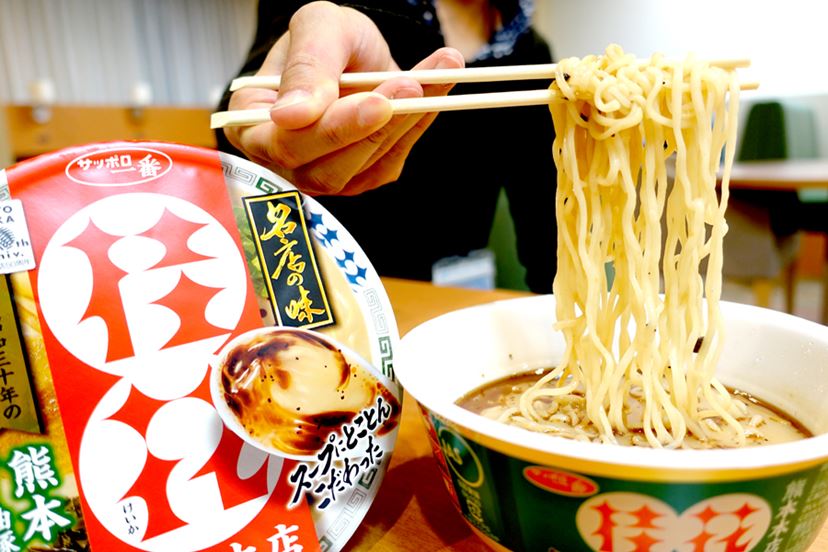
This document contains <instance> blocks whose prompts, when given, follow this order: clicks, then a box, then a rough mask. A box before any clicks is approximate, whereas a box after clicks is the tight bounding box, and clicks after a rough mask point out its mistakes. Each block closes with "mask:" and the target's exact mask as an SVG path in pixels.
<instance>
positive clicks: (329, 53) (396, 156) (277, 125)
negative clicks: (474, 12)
mask: <svg viewBox="0 0 828 552" xmlns="http://www.w3.org/2000/svg"><path fill="white" fill-rule="evenodd" d="M463 65H464V60H463V57H462V55H461V54H460V53H459V52H458V51H457V50H455V49H453V48H441V49H439V50H437V51H436V52H434V53H433V54H431V55H430V56H428V57H427V58H426V59H424V60H423V61H421V62H420V63H419V64H417V66H416V67H414V69H435V68H446V69H448V68H457V67H463ZM398 69H399V67H398V66H397V64H396V63H395V62H394V60H393V58H392V57H391V53H390V51H389V49H388V45H387V44H386V42H385V39H384V38H383V37H382V35H381V34H380V32H379V29H377V27H376V26H375V25H374V23H373V22H372V21H371V20H370V19H369V18H368V17H366V16H365V15H364V14H362V13H360V12H358V11H356V10H353V9H350V8H344V7H340V6H337V5H335V4H332V3H330V2H312V3H310V4H307V5H305V6H303V7H302V8H300V9H299V10H298V11H297V12H296V13H295V14H294V15H293V18H292V19H291V21H290V27H289V30H288V32H287V33H285V34H284V35H283V36H282V37H281V38H280V39H279V40H278V41H277V42H276V44H275V45H274V46H273V48H272V49H271V50H270V52H269V53H268V56H267V59H266V60H265V62H264V64H263V65H262V67H261V69H260V70H259V72H258V74H259V75H279V74H280V75H281V76H282V80H281V89H280V91H279V92H278V93H277V92H276V91H274V90H265V89H259V88H243V89H241V90H238V91H236V92H234V93H233V95H232V96H231V98H230V105H229V108H230V109H255V108H271V106H272V108H271V111H270V117H271V120H272V122H269V123H262V124H259V125H255V126H249V127H230V128H226V129H225V130H224V132H225V134H226V136H227V138H228V139H229V141H230V142H231V143H232V144H233V145H234V146H236V147H237V148H238V149H240V150H241V151H242V152H244V154H245V155H247V156H248V157H249V158H250V159H252V160H254V161H256V162H257V163H259V164H261V165H263V166H266V167H268V168H270V169H271V170H273V171H274V172H276V173H277V174H279V175H281V176H283V177H284V178H286V179H288V180H289V181H291V182H292V183H293V184H295V185H296V186H297V187H298V188H299V189H300V190H302V191H303V192H306V193H309V194H312V195H322V194H339V195H355V194H359V193H361V192H364V191H367V190H370V189H373V188H376V187H378V186H381V185H383V184H386V183H388V182H391V181H393V180H396V179H397V178H398V177H399V175H400V172H401V171H402V167H403V164H404V163H405V159H406V157H407V156H408V154H409V152H410V151H411V148H412V147H413V146H414V143H415V142H416V141H417V140H418V139H419V137H420V136H421V135H422V134H423V132H424V131H425V130H426V129H427V128H428V126H429V125H430V124H431V122H432V121H433V120H434V117H435V116H436V114H435V113H430V114H411V115H393V114H392V110H391V104H390V102H389V101H388V99H389V98H412V97H420V96H424V95H428V96H436V95H445V94H447V93H448V91H449V90H450V89H451V86H452V85H421V84H420V83H418V82H417V81H415V80H413V79H410V78H407V77H400V78H394V79H391V80H388V81H386V82H383V83H382V84H380V85H379V86H377V87H376V88H374V89H373V90H372V91H351V90H348V91H343V95H342V97H340V88H339V77H340V75H341V74H342V73H343V72H346V71H347V72H357V71H393V70H398Z"/></svg>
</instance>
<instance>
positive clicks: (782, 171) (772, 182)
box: [730, 158, 828, 190]
mask: <svg viewBox="0 0 828 552" xmlns="http://www.w3.org/2000/svg"><path fill="white" fill-rule="evenodd" d="M730 187H731V188H752V189H766V190H800V189H804V188H826V187H828V159H821V158H820V159H786V160H782V161H777V160H773V161H739V162H736V163H734V164H733V169H732V171H731V174H730Z"/></svg>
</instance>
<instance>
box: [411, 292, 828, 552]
mask: <svg viewBox="0 0 828 552" xmlns="http://www.w3.org/2000/svg"><path fill="white" fill-rule="evenodd" d="M722 307H723V316H724V317H725V323H726V334H725V336H726V337H725V343H726V345H725V348H724V351H723V355H722V358H721V362H720V366H719V369H718V372H717V375H718V377H719V379H720V380H721V381H722V382H723V383H724V384H725V385H727V386H729V387H732V388H738V389H740V390H744V391H746V392H748V393H751V394H753V395H754V396H757V397H758V398H760V399H761V400H763V401H765V402H767V403H770V404H771V405H773V406H775V407H776V408H779V409H781V410H782V411H784V412H786V413H788V414H789V415H791V416H793V417H794V418H796V419H797V420H798V421H799V422H801V423H802V424H804V425H805V426H806V427H807V428H808V429H809V430H810V431H811V432H813V433H814V434H815V435H816V436H815V437H812V438H809V439H804V440H800V441H796V442H791V443H786V444H779V445H766V446H763V447H761V448H748V449H731V450H656V449H646V448H638V447H622V446H611V445H603V444H596V443H582V442H576V441H573V440H568V439H565V438H560V437H552V436H546V435H541V434H537V433H532V432H529V431H526V430H523V429H519V428H516V427H510V426H507V425H505V424H501V423H498V422H495V421H493V420H489V419H486V418H483V417H482V416H479V415H477V414H474V413H472V412H470V411H467V410H465V409H463V408H460V407H459V406H457V405H456V404H455V401H456V400H457V399H459V398H460V397H461V396H463V395H465V394H467V393H469V392H470V391H472V390H473V389H476V388H478V387H480V386H481V385H483V384H485V383H488V382H492V381H495V380H498V379H501V378H503V377H506V376H509V375H511V374H515V373H521V372H526V371H529V370H533V369H536V368H544V367H547V368H548V367H551V366H554V365H555V364H556V362H557V360H558V359H559V358H560V357H561V355H562V353H563V347H564V343H563V339H562V337H561V335H560V334H558V333H556V332H554V331H553V329H552V325H553V322H554V312H555V306H554V297H553V296H537V297H529V298H522V299H514V300H507V301H501V302H495V303H491V304H487V305H482V306H478V307H471V308H468V309H463V310H459V311H455V312H452V313H448V314H446V315H443V316H440V317H438V318H435V319H433V320H430V321H428V322H425V323H423V324H422V325H420V326H418V327H416V328H414V329H413V330H412V331H411V332H409V333H408V334H406V336H405V337H404V338H403V340H402V343H401V348H400V354H399V356H398V362H397V367H396V370H397V375H398V376H399V378H400V380H401V382H402V384H403V386H404V387H405V388H406V390H407V391H408V392H409V393H410V394H411V395H412V396H413V397H414V399H416V400H417V401H418V403H419V404H420V406H421V409H422V412H423V414H424V417H425V419H426V425H427V428H428V430H429V434H430V437H431V440H432V445H433V450H434V454H435V458H436V459H437V462H438V464H439V465H440V467H441V471H442V473H443V477H444V479H445V482H446V485H447V488H448V490H449V492H450V494H451V496H452V498H453V500H454V502H455V504H456V505H457V507H458V508H459V509H460V511H461V513H462V514H463V515H464V517H465V519H466V520H467V521H468V522H469V524H471V526H472V527H473V528H474V529H475V530H476V531H477V532H478V533H479V534H481V535H482V536H483V537H484V538H485V539H486V540H488V542H489V543H490V544H491V545H492V546H494V547H496V548H505V549H510V550H559V551H566V552H577V551H608V550H617V551H621V550H623V551H634V550H649V551H653V552H662V551H663V552H671V551H688V552H690V551H705V552H712V551H721V552H725V551H731V550H740V551H749V550H764V551H768V552H771V551H778V552H783V551H784V552H799V551H805V550H807V548H808V546H809V544H810V543H811V542H812V541H813V540H814V538H815V537H816V535H817V533H818V532H819V530H820V528H821V527H822V525H823V524H824V522H825V519H826V516H827V515H828V434H826V432H828V401H826V400H825V396H826V392H828V328H826V327H824V326H821V325H818V324H815V323H812V322H809V321H806V320H802V319H799V318H796V317H793V316H790V315H787V314H783V313H779V312H775V311H771V310H766V309H760V308H757V307H752V306H747V305H740V304H735V303H724V304H723V305H722Z"/></svg>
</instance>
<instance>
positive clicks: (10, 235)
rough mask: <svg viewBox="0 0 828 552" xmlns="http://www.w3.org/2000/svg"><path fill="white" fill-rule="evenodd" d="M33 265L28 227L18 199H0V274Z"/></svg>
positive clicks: (29, 267)
mask: <svg viewBox="0 0 828 552" xmlns="http://www.w3.org/2000/svg"><path fill="white" fill-rule="evenodd" d="M34 267H35V258H34V251H33V250H32V242H31V239H30V238H29V228H28V226H26V217H25V216H24V215H23V204H22V202H21V201H20V200H19V199H10V200H8V201H0V274H11V273H12V272H23V271H26V270H31V269H33V268H34Z"/></svg>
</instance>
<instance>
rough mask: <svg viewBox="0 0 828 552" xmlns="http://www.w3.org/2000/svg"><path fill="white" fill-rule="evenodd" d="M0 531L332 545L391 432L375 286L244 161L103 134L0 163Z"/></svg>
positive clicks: (298, 205) (396, 394)
mask: <svg viewBox="0 0 828 552" xmlns="http://www.w3.org/2000/svg"><path fill="white" fill-rule="evenodd" d="M0 216H1V217H2V220H0V269H2V270H0V272H2V274H0V288H2V289H0V428H2V429H0V549H2V550H8V551H16V550H38V551H43V550H76V551H85V550H92V551H95V552H98V551H100V552H106V551H114V550H119V551H120V550H132V549H135V550H148V551H151V550H175V551H188V550H225V551H227V552H265V551H267V552H270V551H271V550H280V551H285V552H287V551H299V550H305V551H309V550H338V549H340V548H342V546H343V545H344V544H345V542H346V541H347V540H348V539H349V538H350V536H351V535H352V534H353V532H354V531H355V530H356V528H357V527H358V525H359V523H360V522H361V520H362V518H363V516H364V515H365V513H366V511H367V509H368V507H369V506H370V504H371V502H372V500H373V498H374V496H375V494H376V492H377V490H378V488H379V485H380V483H381V481H382V479H383V475H384V473H385V471H386V469H387V467H388V464H389V462H390V459H391V454H392V451H393V446H394V441H395V438H396V434H397V426H398V423H399V416H400V407H401V400H402V391H401V388H400V386H399V384H398V383H397V381H396V379H395V378H394V374H393V352H394V350H395V347H396V344H397V342H398V339H399V336H398V332H397V328H396V324H395V321H394V317H393V313H392V310H391V307H390V304H389V302H388V298H387V295H386V293H385V290H384V289H383V287H382V284H381V282H380V280H379V277H378V276H377V274H376V272H375V271H374V269H373V268H372V266H371V264H370V262H369V260H368V259H367V258H366V257H365V255H364V253H363V252H362V250H361V249H360V248H359V246H358V244H356V243H355V242H354V240H353V239H352V237H351V236H350V235H349V234H348V232H347V230H346V229H345V228H343V227H342V226H341V225H340V224H339V223H338V222H337V221H336V220H335V219H334V217H333V216H331V214H330V213H328V212H327V211H326V210H325V209H324V208H323V207H322V206H321V205H319V204H318V203H317V202H315V201H314V200H313V199H312V198H310V197H306V196H304V195H303V194H301V193H299V192H298V191H297V190H296V189H295V188H294V187H293V186H292V185H291V184H290V183H288V182H286V181H285V180H283V179H281V178H280V177H278V176H276V175H274V174H273V173H271V172H269V171H266V170H264V169H262V168H261V167H259V166H257V165H255V164H253V163H250V162H248V161H245V160H242V159H239V158H236V157H233V156H228V155H224V154H220V153H218V152H215V151H211V150H206V149H200V148H193V147H189V146H183V145H173V144H163V143H146V142H117V143H106V144H95V145H89V146H84V147H79V148H72V149H67V150H63V151H60V152H57V153H54V154H50V155H45V156H42V157H38V158H34V159H31V160H28V161H24V162H22V163H20V164H18V165H16V166H13V167H11V168H9V169H7V170H6V171H0Z"/></svg>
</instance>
